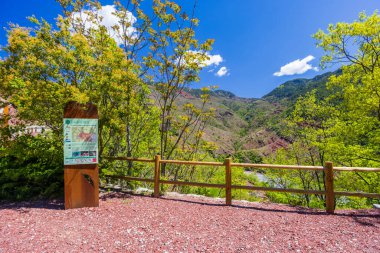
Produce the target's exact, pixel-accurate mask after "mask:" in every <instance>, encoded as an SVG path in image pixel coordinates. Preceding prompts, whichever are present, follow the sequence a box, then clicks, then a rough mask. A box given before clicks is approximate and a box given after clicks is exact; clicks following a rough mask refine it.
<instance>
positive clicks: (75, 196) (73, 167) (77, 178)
mask: <svg viewBox="0 0 380 253" xmlns="http://www.w3.org/2000/svg"><path fill="white" fill-rule="evenodd" d="M63 128H64V129H63V134H64V183H65V209H71V208H81V207H98V206H99V169H98V160H99V157H98V155H99V154H98V110H97V108H96V106H95V105H93V104H90V103H88V104H86V105H81V104H79V103H77V102H69V103H67V104H66V106H65V109H64V119H63Z"/></svg>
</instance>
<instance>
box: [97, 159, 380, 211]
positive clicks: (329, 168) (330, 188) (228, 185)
mask: <svg viewBox="0 0 380 253" xmlns="http://www.w3.org/2000/svg"><path fill="white" fill-rule="evenodd" d="M103 159H106V160H125V161H136V162H146V163H154V168H155V169H154V178H153V179H147V178H139V177H131V176H115V175H106V176H107V177H111V178H118V179H125V180H133V181H142V182H150V183H153V184H154V197H156V198H159V197H160V184H174V185H189V186H198V187H214V188H224V189H225V191H226V205H231V204H232V193H231V190H232V189H244V190H258V191H272V192H289V193H299V194H322V195H325V196H326V197H325V201H326V203H325V204H326V212H328V213H331V214H332V213H334V210H335V196H350V197H366V198H380V194H378V193H362V192H340V191H334V171H354V172H380V168H361V167H333V163H332V162H326V163H325V166H324V167H322V166H297V165H274V164H251V163H233V162H232V159H231V158H226V159H225V161H224V163H221V162H198V161H179V160H161V157H160V156H159V155H156V156H155V158H154V159H145V158H130V157H103ZM161 164H179V165H203V166H204V165H207V166H219V167H222V166H224V167H225V171H226V172H225V175H226V180H225V183H224V184H210V183H198V182H186V181H172V180H161V179H160V174H161ZM232 167H244V168H260V169H290V170H312V171H324V172H325V173H324V174H325V190H324V191H321V190H302V189H283V188H271V187H258V186H247V185H232Z"/></svg>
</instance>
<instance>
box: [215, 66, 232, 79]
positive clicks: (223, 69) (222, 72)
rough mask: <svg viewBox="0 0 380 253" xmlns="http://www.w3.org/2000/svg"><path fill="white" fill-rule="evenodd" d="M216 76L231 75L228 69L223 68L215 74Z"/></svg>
mask: <svg viewBox="0 0 380 253" xmlns="http://www.w3.org/2000/svg"><path fill="white" fill-rule="evenodd" d="M215 75H216V76H219V77H222V76H225V75H229V72H228V69H227V68H226V67H221V68H220V69H219V70H218V72H216V73H215Z"/></svg>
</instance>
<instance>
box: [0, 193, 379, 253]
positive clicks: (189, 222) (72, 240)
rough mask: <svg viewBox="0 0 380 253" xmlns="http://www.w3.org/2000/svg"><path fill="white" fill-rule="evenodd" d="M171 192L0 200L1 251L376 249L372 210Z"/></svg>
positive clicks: (375, 214)
mask: <svg viewBox="0 0 380 253" xmlns="http://www.w3.org/2000/svg"><path fill="white" fill-rule="evenodd" d="M234 204H235V206H232V207H227V206H223V200H215V199H210V198H202V197H194V196H180V195H170V196H166V197H165V198H162V199H155V198H151V197H143V196H130V195H120V194H119V195H108V196H107V197H104V198H103V199H102V200H101V201H100V207H99V208H83V209H73V210H63V204H62V203H54V202H50V203H47V202H33V203H31V204H27V203H23V204H17V205H15V204H2V205H0V253H8V252H380V212H379V211H378V210H365V211H363V210H362V211H360V210H359V211H338V212H337V214H336V215H326V214H325V213H324V212H323V211H316V210H310V209H300V208H294V207H289V206H286V205H278V204H265V203H247V202H242V201H234Z"/></svg>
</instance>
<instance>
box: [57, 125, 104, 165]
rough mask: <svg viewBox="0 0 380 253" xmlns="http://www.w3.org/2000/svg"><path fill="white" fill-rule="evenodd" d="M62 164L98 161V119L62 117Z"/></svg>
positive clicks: (95, 162) (94, 162)
mask: <svg viewBox="0 0 380 253" xmlns="http://www.w3.org/2000/svg"><path fill="white" fill-rule="evenodd" d="M63 134H64V136H63V137H64V164H65V165H76V164H97V163H98V120H97V119H78V118H76V119H74V118H64V119H63Z"/></svg>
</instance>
